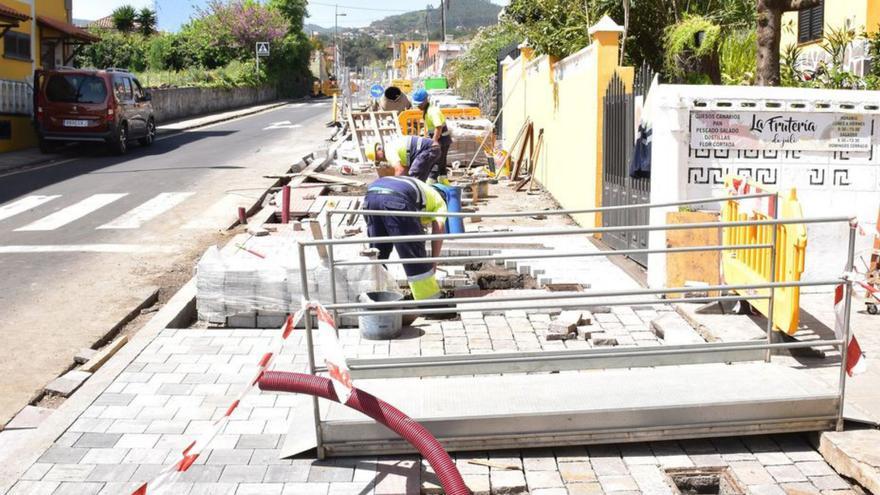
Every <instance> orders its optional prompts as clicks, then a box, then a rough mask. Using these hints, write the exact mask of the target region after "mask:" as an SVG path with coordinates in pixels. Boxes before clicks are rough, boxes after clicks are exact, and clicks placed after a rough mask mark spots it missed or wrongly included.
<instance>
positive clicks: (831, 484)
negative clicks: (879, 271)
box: [810, 474, 850, 490]
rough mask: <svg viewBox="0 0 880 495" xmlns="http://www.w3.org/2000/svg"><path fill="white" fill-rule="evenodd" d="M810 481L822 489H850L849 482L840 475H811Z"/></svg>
mask: <svg viewBox="0 0 880 495" xmlns="http://www.w3.org/2000/svg"><path fill="white" fill-rule="evenodd" d="M810 481H811V482H812V483H813V484H814V485H816V488H818V489H820V490H848V489H849V488H850V486H849V483H847V482H846V480H844V479H843V478H841V477H840V476H839V475H836V474H833V475H830V476H810Z"/></svg>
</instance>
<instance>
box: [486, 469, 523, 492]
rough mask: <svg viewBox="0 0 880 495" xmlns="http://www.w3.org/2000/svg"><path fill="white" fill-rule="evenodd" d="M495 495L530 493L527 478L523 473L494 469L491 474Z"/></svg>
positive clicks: (490, 478)
mask: <svg viewBox="0 0 880 495" xmlns="http://www.w3.org/2000/svg"><path fill="white" fill-rule="evenodd" d="M489 480H490V482H491V486H492V494H493V495H519V494H525V493H529V491H528V489H527V487H526V477H525V474H523V472H522V471H518V470H501V469H493V470H492V471H491V473H490V474H489Z"/></svg>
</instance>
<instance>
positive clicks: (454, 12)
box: [370, 0, 501, 35]
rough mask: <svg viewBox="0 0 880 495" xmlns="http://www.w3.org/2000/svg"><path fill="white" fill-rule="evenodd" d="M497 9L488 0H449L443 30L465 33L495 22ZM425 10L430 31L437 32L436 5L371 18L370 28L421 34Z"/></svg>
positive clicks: (439, 15) (387, 31) (437, 15)
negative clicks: (444, 28) (374, 19)
mask: <svg viewBox="0 0 880 495" xmlns="http://www.w3.org/2000/svg"><path fill="white" fill-rule="evenodd" d="M438 4H439V2H438ZM499 12H501V7H500V6H498V5H495V4H494V3H492V2H490V1H489V0H452V1H451V2H450V3H449V9H448V10H447V12H446V32H447V33H448V34H466V33H471V32H473V31H475V30H476V29H477V28H479V27H482V26H488V25H491V24H495V23H497V22H498V13H499ZM426 13H427V15H428V28H429V29H430V31H431V32H432V33H436V32H439V31H440V22H441V21H440V19H441V14H440V7H439V6H438V7H433V8H432V7H429V8H428V9H427V10H414V11H412V12H407V13H405V14H399V15H393V16H389V17H386V18H384V19H380V20H378V21H373V23H372V24H370V28H372V29H381V30H384V31H385V32H386V33H395V34H401V35H403V34H406V33H412V32H414V31H419V32H420V33H422V34H424V32H425V14H426Z"/></svg>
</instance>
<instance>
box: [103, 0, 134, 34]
mask: <svg viewBox="0 0 880 495" xmlns="http://www.w3.org/2000/svg"><path fill="white" fill-rule="evenodd" d="M137 16H138V14H137V11H136V10H135V9H134V7H132V6H131V5H123V6H121V7H117V8H116V10H114V11H113V13H112V14H111V15H110V17H111V18H112V19H113V26H114V27H115V28H116V30H117V31H119V32H122V33H128V32H131V31H132V30H133V29H134V23H135V20H136V18H137Z"/></svg>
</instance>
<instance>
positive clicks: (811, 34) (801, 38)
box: [798, 0, 825, 43]
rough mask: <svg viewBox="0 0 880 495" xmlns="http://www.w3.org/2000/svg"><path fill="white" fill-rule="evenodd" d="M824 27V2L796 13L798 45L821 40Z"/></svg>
mask: <svg viewBox="0 0 880 495" xmlns="http://www.w3.org/2000/svg"><path fill="white" fill-rule="evenodd" d="M824 25H825V2H824V0H823V1H821V2H819V5H817V6H815V7H810V8H808V9H801V10H799V11H798V43H808V42H810V41H815V40H818V39H821V38H822V31H823V27H824Z"/></svg>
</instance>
